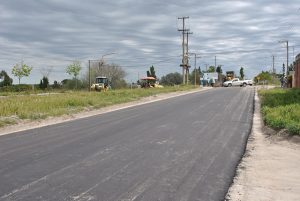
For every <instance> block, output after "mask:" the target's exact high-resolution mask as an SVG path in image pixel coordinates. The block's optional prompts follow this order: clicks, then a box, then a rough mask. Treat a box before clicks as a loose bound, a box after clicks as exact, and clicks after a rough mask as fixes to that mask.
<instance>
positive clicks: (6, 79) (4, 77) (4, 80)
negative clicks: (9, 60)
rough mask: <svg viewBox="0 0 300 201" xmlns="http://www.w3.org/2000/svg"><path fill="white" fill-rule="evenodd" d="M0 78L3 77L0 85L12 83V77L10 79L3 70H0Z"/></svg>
mask: <svg viewBox="0 0 300 201" xmlns="http://www.w3.org/2000/svg"><path fill="white" fill-rule="evenodd" d="M0 79H3V81H2V82H0V87H3V86H11V85H12V83H13V79H11V78H10V77H9V76H8V74H7V73H6V72H5V71H4V70H2V71H1V72H0Z"/></svg>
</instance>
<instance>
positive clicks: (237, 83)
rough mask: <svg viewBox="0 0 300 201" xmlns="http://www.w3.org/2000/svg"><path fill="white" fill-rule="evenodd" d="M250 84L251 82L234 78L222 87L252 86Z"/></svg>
mask: <svg viewBox="0 0 300 201" xmlns="http://www.w3.org/2000/svg"><path fill="white" fill-rule="evenodd" d="M252 84H253V81H252V80H240V79H239V78H234V79H232V80H229V81H226V82H224V83H223V86H224V87H232V86H240V87H245V86H247V85H250V86H252Z"/></svg>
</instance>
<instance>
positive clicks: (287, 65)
mask: <svg viewBox="0 0 300 201" xmlns="http://www.w3.org/2000/svg"><path fill="white" fill-rule="evenodd" d="M278 42H279V43H286V75H288V69H289V41H288V40H281V41H278Z"/></svg>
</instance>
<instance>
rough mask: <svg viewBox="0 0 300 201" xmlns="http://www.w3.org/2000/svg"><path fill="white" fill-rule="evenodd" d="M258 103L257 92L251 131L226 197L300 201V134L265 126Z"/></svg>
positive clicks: (245, 199)
mask: <svg viewBox="0 0 300 201" xmlns="http://www.w3.org/2000/svg"><path fill="white" fill-rule="evenodd" d="M259 106H260V104H259V99H258V97H257V95H256V96H255V113H254V119H253V128H252V133H251V134H250V137H249V139H248V144H247V148H246V152H245V156H244V157H243V159H242V161H241V163H240V165H239V167H238V169H237V174H236V177H235V179H234V181H233V184H232V186H231V188H230V189H229V192H228V194H227V197H226V200H230V201H231V200H232V201H250V200H251V201H253V200H255V201H277V200H278V201H279V200H280V201H296V200H297V201H299V200H300V172H299V168H300V137H297V136H296V137H287V135H286V134H284V132H281V133H279V134H277V135H274V131H272V130H271V129H268V128H265V127H263V126H262V121H261V115H260V112H259V111H260V107H259Z"/></svg>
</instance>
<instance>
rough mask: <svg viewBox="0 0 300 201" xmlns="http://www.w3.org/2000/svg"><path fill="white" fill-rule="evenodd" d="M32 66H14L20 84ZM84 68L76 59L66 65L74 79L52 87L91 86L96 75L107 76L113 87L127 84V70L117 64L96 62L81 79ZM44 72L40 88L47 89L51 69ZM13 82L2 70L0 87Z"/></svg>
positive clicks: (67, 70) (13, 72)
mask: <svg viewBox="0 0 300 201" xmlns="http://www.w3.org/2000/svg"><path fill="white" fill-rule="evenodd" d="M32 69H33V68H32V67H30V66H28V65H26V64H24V63H22V64H21V65H20V64H16V65H15V66H13V68H12V71H11V73H12V75H14V76H15V77H17V78H18V80H19V85H20V83H21V79H22V78H23V77H28V76H29V75H30V73H31V71H32ZM81 70H82V66H81V63H80V62H79V61H74V62H72V63H71V64H70V65H68V66H67V67H66V73H68V74H69V75H70V76H72V79H65V80H63V81H62V82H61V83H59V82H57V81H54V83H53V85H52V87H53V88H60V87H63V86H65V87H66V88H70V89H72V88H73V89H74V88H76V89H78V88H87V87H89V82H90V79H91V82H94V80H95V77H96V76H106V77H108V78H109V80H110V85H111V86H112V87H113V88H121V87H125V86H126V81H125V79H124V78H125V76H126V72H125V71H124V70H123V69H122V68H121V67H120V66H118V65H116V64H106V63H105V62H103V61H101V62H95V63H92V64H91V66H90V68H89V69H88V70H87V71H86V72H85V74H84V75H83V76H82V77H81V78H80V79H79V77H78V76H79V74H80V72H81ZM46 71H47V72H44V73H43V77H42V79H41V80H40V83H39V88H40V89H47V88H48V87H49V74H50V71H51V69H48V70H46ZM12 84H13V79H12V78H10V77H9V75H8V74H7V73H6V71H4V70H2V71H1V72H0V87H3V86H11V85H12Z"/></svg>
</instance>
